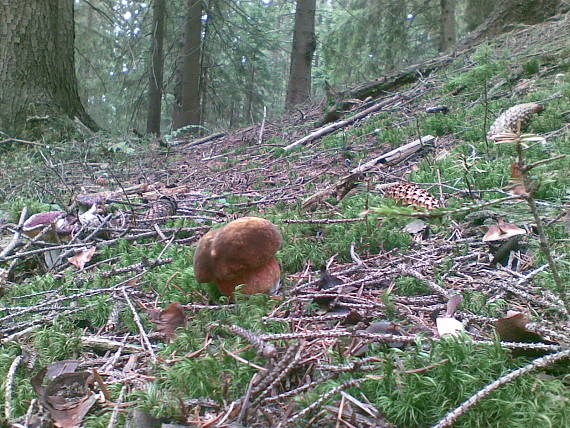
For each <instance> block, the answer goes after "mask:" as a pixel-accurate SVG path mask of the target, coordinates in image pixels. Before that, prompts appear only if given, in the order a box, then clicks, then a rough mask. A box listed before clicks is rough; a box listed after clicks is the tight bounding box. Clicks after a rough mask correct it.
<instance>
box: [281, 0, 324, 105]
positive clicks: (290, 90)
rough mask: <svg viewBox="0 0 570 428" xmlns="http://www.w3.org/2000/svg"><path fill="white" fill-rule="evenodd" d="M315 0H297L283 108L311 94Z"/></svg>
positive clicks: (314, 45)
mask: <svg viewBox="0 0 570 428" xmlns="http://www.w3.org/2000/svg"><path fill="white" fill-rule="evenodd" d="M316 3H317V2H316V0H297V6H296V9H295V28H294V30H293V46H292V50H291V67H290V70H289V84H288V85H287V96H286V98H285V108H286V109H291V108H292V107H293V106H294V105H296V104H300V103H302V102H305V101H307V100H308V99H309V97H310V96H311V65H312V61H313V53H314V52H315V49H316V47H317V42H316V38H315V11H316V8H317V6H316Z"/></svg>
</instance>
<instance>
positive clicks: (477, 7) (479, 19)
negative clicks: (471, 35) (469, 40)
mask: <svg viewBox="0 0 570 428" xmlns="http://www.w3.org/2000/svg"><path fill="white" fill-rule="evenodd" d="M495 3H496V1H495V0H467V5H466V6H465V16H464V17H463V19H464V20H465V22H466V23H467V31H473V30H474V29H475V28H477V27H478V26H479V25H481V24H482V23H483V21H485V19H487V17H488V16H489V15H490V14H491V12H492V11H493V7H494V6H495Z"/></svg>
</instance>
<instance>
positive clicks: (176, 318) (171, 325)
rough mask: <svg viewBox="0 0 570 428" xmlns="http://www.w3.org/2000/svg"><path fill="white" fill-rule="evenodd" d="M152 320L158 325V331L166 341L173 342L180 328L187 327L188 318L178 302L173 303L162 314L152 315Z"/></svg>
mask: <svg viewBox="0 0 570 428" xmlns="http://www.w3.org/2000/svg"><path fill="white" fill-rule="evenodd" d="M150 319H151V321H152V322H153V323H155V324H156V330H157V331H158V332H160V333H162V334H163V335H164V336H165V337H166V340H167V341H168V342H169V341H171V340H172V339H173V338H174V337H175V336H176V335H175V331H176V329H177V328H178V327H185V326H186V322H187V318H186V314H185V313H184V308H182V305H181V304H180V303H178V302H173V303H171V304H170V305H168V307H167V308H166V309H165V310H163V311H161V312H158V311H156V312H154V313H151V314H150Z"/></svg>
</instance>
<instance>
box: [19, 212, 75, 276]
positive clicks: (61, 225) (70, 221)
mask: <svg viewBox="0 0 570 428" xmlns="http://www.w3.org/2000/svg"><path fill="white" fill-rule="evenodd" d="M46 228H48V230H46V232H45V233H44V234H43V235H41V236H40V237H39V239H40V240H42V241H45V242H53V243H60V242H62V241H68V240H69V239H70V238H71V236H72V235H73V233H75V232H77V229H78V226H77V219H76V218H75V217H73V216H70V215H66V213H65V211H46V212H43V213H38V214H34V215H33V216H31V217H30V218H28V219H27V220H26V221H25V222H24V224H23V225H22V232H23V233H24V235H26V236H28V237H30V238H35V237H36V236H38V235H39V234H40V233H41V232H42V231H43V230H44V229H46ZM61 252H62V250H61V249H52V250H47V251H45V252H44V253H43V254H44V260H45V262H46V266H47V267H48V269H51V268H52V267H54V266H55V265H56V263H57V262H58V260H59V256H60V254H61Z"/></svg>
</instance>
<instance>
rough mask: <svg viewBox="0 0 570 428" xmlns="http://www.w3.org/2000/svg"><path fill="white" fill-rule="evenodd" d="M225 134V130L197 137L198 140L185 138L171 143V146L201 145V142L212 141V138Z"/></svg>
mask: <svg viewBox="0 0 570 428" xmlns="http://www.w3.org/2000/svg"><path fill="white" fill-rule="evenodd" d="M225 135H226V133H225V132H217V133H215V134H212V135H208V136H207V137H204V138H199V139H197V140H192V141H187V140H184V141H180V142H177V143H170V144H169V146H170V147H174V146H182V145H186V146H188V147H194V146H199V145H201V144H205V143H208V142H210V141H212V140H216V139H218V138H221V137H223V136H225Z"/></svg>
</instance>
